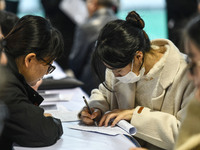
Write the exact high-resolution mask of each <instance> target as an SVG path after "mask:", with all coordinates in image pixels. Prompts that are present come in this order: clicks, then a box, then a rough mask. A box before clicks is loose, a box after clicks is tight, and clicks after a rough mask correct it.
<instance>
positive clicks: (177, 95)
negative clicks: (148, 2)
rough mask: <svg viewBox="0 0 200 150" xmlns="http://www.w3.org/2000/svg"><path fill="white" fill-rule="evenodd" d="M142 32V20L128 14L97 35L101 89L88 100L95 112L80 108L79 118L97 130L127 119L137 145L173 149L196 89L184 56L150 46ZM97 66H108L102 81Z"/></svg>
mask: <svg viewBox="0 0 200 150" xmlns="http://www.w3.org/2000/svg"><path fill="white" fill-rule="evenodd" d="M143 28H144V21H143V19H142V18H141V17H140V16H139V14H137V13H136V12H135V11H132V12H130V13H129V14H128V15H127V17H126V21H124V20H116V21H111V22H109V23H108V24H107V25H106V26H105V27H104V28H103V29H102V30H101V33H100V35H99V37H98V40H97V42H96V48H95V51H94V53H93V59H92V64H93V68H94V70H95V71H96V73H97V75H98V76H99V78H100V80H101V82H102V84H100V85H99V89H94V90H93V91H92V94H91V96H90V101H89V106H90V107H91V108H92V112H93V113H92V114H89V112H88V109H87V108H86V107H84V108H83V110H82V111H81V112H80V114H79V116H80V118H81V120H82V121H83V122H84V123H85V124H88V125H92V124H93V123H94V121H99V124H98V125H99V126H107V125H108V123H109V121H110V120H111V119H112V120H113V119H114V121H113V122H112V124H111V126H114V125H116V123H117V122H118V121H119V120H122V119H124V120H127V121H129V122H130V123H131V124H132V125H133V126H135V127H136V128H137V133H136V135H135V137H136V138H137V140H138V141H139V143H140V144H141V146H143V147H145V148H149V149H152V150H157V149H172V147H173V144H174V141H175V138H176V136H177V134H178V130H179V127H180V125H181V122H182V121H183V117H184V115H185V109H186V106H187V104H188V102H189V100H190V99H191V97H192V95H193V94H194V91H195V88H194V85H193V83H192V82H190V81H189V79H188V77H187V73H186V72H187V67H188V65H187V63H186V61H185V56H184V55H183V54H182V53H180V52H179V50H178V49H177V47H176V46H175V45H174V44H173V43H172V42H171V41H170V40H167V39H156V40H152V41H150V40H149V38H148V35H147V34H146V32H145V31H144V30H143ZM100 62H103V64H104V65H105V66H106V67H107V70H106V76H105V82H104V80H103V76H102V75H101V73H102V72H101V70H99V67H98V66H99V63H100ZM107 111H110V112H108V113H106V112H107Z"/></svg>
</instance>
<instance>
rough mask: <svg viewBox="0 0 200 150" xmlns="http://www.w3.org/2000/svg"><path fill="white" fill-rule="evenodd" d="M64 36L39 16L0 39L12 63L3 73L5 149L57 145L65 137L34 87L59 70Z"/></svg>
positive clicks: (0, 97)
mask: <svg viewBox="0 0 200 150" xmlns="http://www.w3.org/2000/svg"><path fill="white" fill-rule="evenodd" d="M63 45H64V44H63V39H62V35H61V33H60V32H59V31H58V30H57V29H55V28H54V27H52V25H51V24H50V22H49V21H48V20H46V19H44V18H42V17H39V16H32V15H27V16H24V17H22V18H21V19H19V21H18V22H17V23H16V24H15V26H14V27H13V29H12V30H11V32H10V33H9V34H8V35H7V36H6V37H5V38H4V39H1V40H0V46H1V49H2V50H3V51H4V52H5V54H6V56H7V59H8V63H7V65H6V66H3V68H2V70H3V72H4V73H5V74H6V78H7V79H8V80H6V83H5V85H4V87H3V88H0V89H1V90H0V101H1V102H3V103H4V104H5V105H6V106H7V108H8V113H9V117H8V119H6V120H5V124H4V129H3V132H2V136H1V138H0V147H1V149H4V150H7V149H9V150H10V149H12V146H13V143H16V144H17V145H20V146H26V147H42V146H49V145H52V144H54V143H55V142H56V141H57V140H58V139H59V138H60V137H61V135H62V134H63V129H62V124H61V121H60V120H59V119H56V118H54V117H52V116H51V115H50V114H44V110H43V109H42V108H40V107H38V106H39V105H40V104H41V102H42V101H43V98H42V97H41V96H40V95H39V94H38V93H37V92H36V91H35V90H34V89H33V88H32V87H31V86H34V85H36V84H37V82H38V81H40V80H41V79H42V78H43V76H44V75H45V74H49V73H51V72H53V71H54V70H55V66H52V63H53V61H54V60H55V59H56V58H58V57H59V56H61V55H62V52H63V47H64V46H63Z"/></svg>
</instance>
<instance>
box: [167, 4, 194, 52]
mask: <svg viewBox="0 0 200 150" xmlns="http://www.w3.org/2000/svg"><path fill="white" fill-rule="evenodd" d="M166 9H167V23H168V39H170V40H171V41H172V42H173V43H174V44H175V45H176V46H177V47H178V48H179V49H180V51H181V52H184V46H183V42H182V34H181V33H182V30H183V28H184V26H185V24H186V23H187V22H188V21H189V19H190V18H191V17H192V16H193V15H195V14H196V13H197V12H198V2H197V0H166Z"/></svg>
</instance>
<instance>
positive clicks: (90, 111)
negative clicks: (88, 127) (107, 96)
mask: <svg viewBox="0 0 200 150" xmlns="http://www.w3.org/2000/svg"><path fill="white" fill-rule="evenodd" d="M83 100H84V102H85V104H86V106H87V108H88V110H89V113H90V115H91V114H92V110H91V109H90V106H89V105H88V102H87V100H86V98H85V96H83ZM94 124H95V126H98V125H97V122H96V121H95V120H94Z"/></svg>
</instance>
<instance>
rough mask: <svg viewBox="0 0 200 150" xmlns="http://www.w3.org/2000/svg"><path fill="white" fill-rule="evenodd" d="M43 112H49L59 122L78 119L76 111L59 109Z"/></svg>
mask: <svg viewBox="0 0 200 150" xmlns="http://www.w3.org/2000/svg"><path fill="white" fill-rule="evenodd" d="M45 113H50V114H51V115H52V116H53V117H55V118H58V119H60V120H61V122H69V121H78V120H80V119H79V118H78V116H77V114H78V112H71V111H66V110H63V111H60V110H48V111H45Z"/></svg>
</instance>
